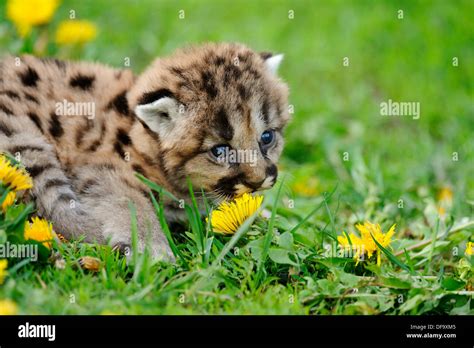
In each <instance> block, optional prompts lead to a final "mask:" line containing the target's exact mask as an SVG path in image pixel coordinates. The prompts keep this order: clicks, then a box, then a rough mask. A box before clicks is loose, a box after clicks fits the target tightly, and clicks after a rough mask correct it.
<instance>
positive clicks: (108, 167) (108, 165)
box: [95, 163, 116, 171]
mask: <svg viewBox="0 0 474 348" xmlns="http://www.w3.org/2000/svg"><path fill="white" fill-rule="evenodd" d="M95 167H96V168H97V169H98V170H107V171H108V170H112V171H115V169H116V168H115V166H114V165H113V164H111V163H101V164H97V165H96V166H95Z"/></svg>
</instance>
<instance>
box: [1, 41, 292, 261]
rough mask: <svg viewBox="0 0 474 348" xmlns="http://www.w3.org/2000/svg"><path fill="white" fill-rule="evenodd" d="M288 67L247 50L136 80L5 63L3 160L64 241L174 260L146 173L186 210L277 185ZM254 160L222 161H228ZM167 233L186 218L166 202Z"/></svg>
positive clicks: (194, 58) (198, 50) (169, 64)
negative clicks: (11, 162) (16, 169)
mask: <svg viewBox="0 0 474 348" xmlns="http://www.w3.org/2000/svg"><path fill="white" fill-rule="evenodd" d="M281 59H282V56H281V55H276V56H273V55H271V54H268V53H261V54H259V53H255V52H253V51H251V50H250V49H249V48H247V47H245V46H243V45H240V44H227V43H222V44H205V45H202V46H197V47H189V48H186V49H182V50H178V51H177V52H176V53H174V54H173V55H171V56H169V57H165V58H158V59H157V60H155V61H154V62H153V63H152V64H151V66H150V67H149V68H148V69H147V70H145V72H143V73H142V74H141V75H140V76H134V75H133V73H132V72H131V71H130V70H122V69H113V68H110V67H108V66H104V65H102V64H96V63H87V62H65V61H59V60H56V59H50V58H36V57H32V56H24V57H5V58H4V59H3V60H1V61H0V72H1V74H0V151H1V152H7V153H10V154H12V155H14V156H15V157H16V158H17V159H18V160H20V161H21V163H22V164H23V165H24V166H25V167H26V169H27V170H28V172H29V173H30V175H31V176H32V178H33V182H34V187H33V189H32V190H31V192H30V195H31V197H32V198H33V199H34V200H35V202H36V206H37V209H38V214H39V215H40V216H43V217H45V218H47V219H49V220H50V221H52V222H53V226H54V228H55V230H56V231H57V232H61V233H62V234H64V235H65V237H66V238H79V237H81V236H85V241H88V242H97V243H110V244H111V245H112V246H114V247H118V248H122V250H123V248H124V247H129V245H130V244H131V228H130V207H129V202H133V204H134V206H135V207H136V211H137V214H138V229H139V236H138V246H139V249H140V250H143V249H144V247H145V245H148V246H149V248H150V250H151V252H152V253H153V255H154V256H155V257H157V258H163V259H168V260H173V254H172V252H171V250H170V248H169V245H168V242H167V239H166V237H165V235H164V234H163V232H162V230H161V227H160V224H159V222H158V220H157V218H156V213H155V211H154V209H153V205H152V202H151V200H150V195H149V189H148V188H147V186H146V185H144V184H143V183H142V182H141V181H139V180H138V178H137V177H136V175H135V173H137V172H138V173H140V174H142V175H143V176H145V177H146V178H148V179H149V180H151V181H153V182H156V183H157V184H158V185H160V186H161V187H163V188H164V189H165V190H167V191H169V192H170V193H172V194H173V195H175V196H176V197H178V198H179V199H182V200H184V201H188V202H189V190H188V180H189V181H190V182H191V184H192V186H193V188H194V189H195V190H196V192H201V190H203V191H204V192H206V193H207V194H208V195H209V197H210V198H211V199H217V198H218V199H228V198H231V197H234V196H236V195H240V194H242V193H245V192H253V191H257V190H262V189H268V188H270V187H272V186H273V184H274V183H275V181H276V178H277V167H276V163H277V161H278V158H279V156H280V153H281V151H282V147H283V137H282V130H283V128H284V127H285V125H286V123H287V122H288V120H289V114H288V106H287V97H288V89H287V86H286V85H285V84H284V83H283V82H282V81H281V80H280V79H279V78H278V77H277V76H276V70H277V67H278V65H279V63H280V62H281ZM232 149H234V150H245V151H251V152H252V153H253V154H254V161H251V162H249V161H247V162H246V161H241V162H239V161H223V160H222V156H223V154H225V153H228V152H229V151H230V150H232ZM164 207H165V216H166V217H167V219H168V221H169V222H172V221H177V220H180V219H182V218H183V216H184V214H183V209H181V208H180V204H179V203H177V202H176V201H175V200H166V201H164Z"/></svg>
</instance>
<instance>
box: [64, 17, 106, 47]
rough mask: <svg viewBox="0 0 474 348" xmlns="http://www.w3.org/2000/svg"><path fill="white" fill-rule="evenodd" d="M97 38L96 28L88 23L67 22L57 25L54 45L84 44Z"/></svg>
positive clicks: (78, 21)
mask: <svg viewBox="0 0 474 348" xmlns="http://www.w3.org/2000/svg"><path fill="white" fill-rule="evenodd" d="M96 36H97V27H96V26H95V24H94V23H92V22H89V21H80V20H68V21H63V22H61V23H60V24H59V27H58V30H57V31H56V43H57V44H60V45H67V44H78V43H85V42H87V41H91V40H93V39H94V38H95V37H96Z"/></svg>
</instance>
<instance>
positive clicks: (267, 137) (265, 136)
mask: <svg viewBox="0 0 474 348" xmlns="http://www.w3.org/2000/svg"><path fill="white" fill-rule="evenodd" d="M274 138H275V132H274V131H273V130H266V131H265V132H263V133H262V135H261V136H260V140H261V141H262V144H264V145H268V144H271V143H272V141H273V139H274Z"/></svg>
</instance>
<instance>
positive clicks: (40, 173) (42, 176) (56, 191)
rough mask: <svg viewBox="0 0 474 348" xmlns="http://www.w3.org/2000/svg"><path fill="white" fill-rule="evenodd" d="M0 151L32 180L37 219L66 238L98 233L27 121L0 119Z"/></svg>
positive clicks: (48, 147)
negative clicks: (17, 161)
mask: <svg viewBox="0 0 474 348" xmlns="http://www.w3.org/2000/svg"><path fill="white" fill-rule="evenodd" d="M0 151H4V152H9V153H10V154H12V155H13V156H15V157H16V158H17V160H19V161H20V162H21V163H22V164H23V165H24V166H25V167H26V169H27V171H28V173H29V174H30V176H31V177H32V178H33V188H32V189H31V191H30V192H31V195H32V196H33V198H34V200H35V202H36V207H37V210H38V213H39V215H41V216H43V217H45V218H47V219H48V220H50V221H52V222H53V228H54V230H55V231H57V232H60V233H62V234H64V236H65V237H66V238H79V237H80V236H82V235H85V234H87V233H88V232H89V229H98V228H99V227H100V226H98V224H97V223H95V222H94V221H93V220H92V219H90V218H89V217H88V215H87V213H86V212H85V211H84V209H83V207H82V205H81V204H80V202H79V201H78V199H77V196H76V194H75V193H74V192H73V190H72V187H71V182H70V180H69V179H68V177H67V176H66V175H65V173H64V172H63V170H62V169H61V165H60V163H59V161H58V159H57V157H56V154H55V150H54V147H53V146H52V145H51V144H49V143H48V142H47V141H46V139H45V138H44V136H43V135H42V134H41V133H40V132H39V131H38V130H37V129H36V128H35V125H33V124H32V122H31V121H30V120H29V119H28V118H26V117H20V116H15V117H14V118H13V117H9V116H7V117H4V116H3V115H0Z"/></svg>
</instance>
